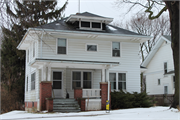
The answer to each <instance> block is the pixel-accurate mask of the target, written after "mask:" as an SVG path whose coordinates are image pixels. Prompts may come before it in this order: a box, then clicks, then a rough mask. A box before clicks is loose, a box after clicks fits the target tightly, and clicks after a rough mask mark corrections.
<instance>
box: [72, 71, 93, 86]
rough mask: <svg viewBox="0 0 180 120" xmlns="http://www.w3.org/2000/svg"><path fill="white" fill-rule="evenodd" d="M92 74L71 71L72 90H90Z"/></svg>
mask: <svg viewBox="0 0 180 120" xmlns="http://www.w3.org/2000/svg"><path fill="white" fill-rule="evenodd" d="M91 84H92V72H85V71H73V72H72V88H73V89H76V88H84V89H91Z"/></svg>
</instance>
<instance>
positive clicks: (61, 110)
mask: <svg viewBox="0 0 180 120" xmlns="http://www.w3.org/2000/svg"><path fill="white" fill-rule="evenodd" d="M53 111H54V112H65V113H66V112H80V111H81V110H59V109H58V110H56V109H53Z"/></svg>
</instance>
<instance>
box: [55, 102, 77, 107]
mask: <svg viewBox="0 0 180 120" xmlns="http://www.w3.org/2000/svg"><path fill="white" fill-rule="evenodd" d="M53 107H79V105H78V104H63V103H62V104H55V105H53Z"/></svg>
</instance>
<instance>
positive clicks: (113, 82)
mask: <svg viewBox="0 0 180 120" xmlns="http://www.w3.org/2000/svg"><path fill="white" fill-rule="evenodd" d="M109 81H110V82H111V89H112V90H115V89H116V73H110V74H109Z"/></svg>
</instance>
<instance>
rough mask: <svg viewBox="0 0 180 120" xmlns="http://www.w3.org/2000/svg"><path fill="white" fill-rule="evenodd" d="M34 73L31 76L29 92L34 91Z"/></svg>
mask: <svg viewBox="0 0 180 120" xmlns="http://www.w3.org/2000/svg"><path fill="white" fill-rule="evenodd" d="M35 81H36V73H35V72H34V73H33V74H31V90H34V89H35Z"/></svg>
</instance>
